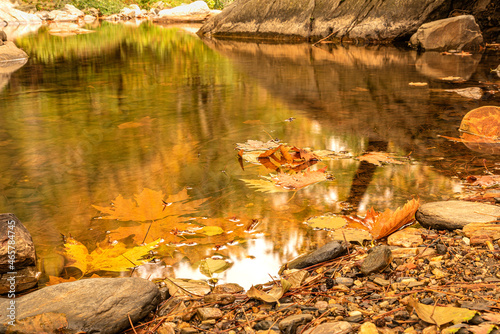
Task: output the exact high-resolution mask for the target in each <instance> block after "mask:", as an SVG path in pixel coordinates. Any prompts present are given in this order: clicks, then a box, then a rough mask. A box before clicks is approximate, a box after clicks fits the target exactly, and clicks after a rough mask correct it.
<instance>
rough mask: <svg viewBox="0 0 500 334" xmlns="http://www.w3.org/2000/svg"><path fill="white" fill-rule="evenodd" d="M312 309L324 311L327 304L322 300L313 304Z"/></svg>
mask: <svg viewBox="0 0 500 334" xmlns="http://www.w3.org/2000/svg"><path fill="white" fill-rule="evenodd" d="M314 307H315V308H317V309H318V310H320V311H321V310H326V309H327V308H328V302H325V301H324V300H319V301H317V302H316V303H315V304H314Z"/></svg>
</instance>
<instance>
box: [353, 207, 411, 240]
mask: <svg viewBox="0 0 500 334" xmlns="http://www.w3.org/2000/svg"><path fill="white" fill-rule="evenodd" d="M419 206H420V200H418V199H417V200H415V199H412V200H411V201H408V202H407V203H406V204H405V205H404V206H403V208H397V209H396V211H394V212H393V211H392V210H390V209H387V210H385V211H384V212H376V211H375V210H374V209H373V208H371V209H369V210H368V211H367V213H366V217H365V218H364V219H362V220H359V219H352V218H349V219H352V221H353V222H354V223H361V224H363V225H364V226H366V227H367V228H368V230H369V231H370V233H371V235H372V236H373V239H375V240H377V239H381V238H383V237H386V236H388V235H390V234H392V233H394V232H396V231H397V230H399V229H400V228H401V227H403V226H405V225H407V224H409V223H411V222H412V221H413V220H414V219H415V218H414V216H415V212H417V209H418V207H419Z"/></svg>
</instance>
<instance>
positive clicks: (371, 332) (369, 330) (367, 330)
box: [358, 322, 379, 334]
mask: <svg viewBox="0 0 500 334" xmlns="http://www.w3.org/2000/svg"><path fill="white" fill-rule="evenodd" d="M378 333H379V331H378V329H377V326H375V324H374V323H372V322H365V323H364V324H362V325H361V327H359V331H358V334H378Z"/></svg>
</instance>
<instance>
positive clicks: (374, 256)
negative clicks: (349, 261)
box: [360, 246, 392, 275]
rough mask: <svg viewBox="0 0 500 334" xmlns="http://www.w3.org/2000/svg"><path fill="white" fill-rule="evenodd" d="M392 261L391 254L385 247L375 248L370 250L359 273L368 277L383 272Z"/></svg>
mask: <svg viewBox="0 0 500 334" xmlns="http://www.w3.org/2000/svg"><path fill="white" fill-rule="evenodd" d="M391 261H392V253H391V250H390V249H389V247H387V246H376V247H373V248H372V249H371V252H370V253H369V254H368V256H367V257H366V258H365V260H364V261H363V263H362V264H361V268H360V270H361V272H362V273H363V274H364V275H370V274H372V273H375V272H379V271H382V270H384V269H385V268H387V267H388V266H389V264H390V263H391Z"/></svg>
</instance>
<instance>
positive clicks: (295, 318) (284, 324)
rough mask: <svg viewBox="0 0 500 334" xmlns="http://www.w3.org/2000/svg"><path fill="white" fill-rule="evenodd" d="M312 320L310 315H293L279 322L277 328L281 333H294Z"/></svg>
mask: <svg viewBox="0 0 500 334" xmlns="http://www.w3.org/2000/svg"><path fill="white" fill-rule="evenodd" d="M312 319H313V316H312V314H295V315H291V316H288V317H286V318H285V319H283V320H281V321H280V323H279V324H278V327H279V328H280V330H281V332H282V333H295V331H296V329H297V327H299V326H301V325H305V324H307V323H308V322H309V321H311V320H312Z"/></svg>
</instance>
